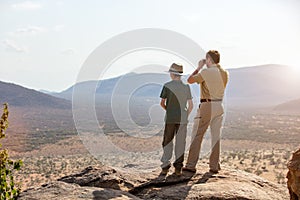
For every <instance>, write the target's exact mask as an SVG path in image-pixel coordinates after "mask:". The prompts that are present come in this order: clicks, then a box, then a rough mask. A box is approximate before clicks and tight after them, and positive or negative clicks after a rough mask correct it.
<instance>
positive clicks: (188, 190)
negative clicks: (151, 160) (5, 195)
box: [20, 164, 289, 200]
mask: <svg viewBox="0 0 300 200" xmlns="http://www.w3.org/2000/svg"><path fill="white" fill-rule="evenodd" d="M206 171H207V165H206V164H205V165H204V164H200V165H199V166H198V167H197V173H195V174H193V173H188V172H186V173H184V174H183V175H182V176H180V177H178V176H175V175H173V174H169V175H168V176H160V175H159V173H160V169H157V170H156V171H153V172H151V173H125V172H119V171H116V170H114V169H111V168H109V167H105V166H103V167H88V168H86V169H85V170H83V171H82V172H80V173H77V174H73V175H69V176H65V177H63V178H60V179H59V181H56V182H54V183H50V184H48V185H46V187H45V186H44V187H40V188H37V189H31V190H27V191H25V192H23V193H22V194H21V197H20V199H22V200H23V199H41V197H46V196H47V195H49V197H48V196H47V198H46V199H55V198H57V199H83V197H85V199H97V198H98V197H97V198H95V196H92V195H95V194H96V195H98V196H99V198H98V199H109V198H112V199H114V198H116V199H118V198H121V199H126V198H127V199H139V198H140V199H216V200H217V199H220V200H229V199H231V200H232V199H237V200H239V199H241V200H242V199H244V200H252V199H253V200H254V199H255V200H268V199H270V200H283V199H284V200H286V199H287V198H288V196H289V194H288V190H287V189H286V187H285V186H284V185H279V184H276V183H272V182H269V181H267V180H265V179H263V178H260V177H258V176H256V175H253V174H250V173H247V172H244V171H239V170H233V169H230V168H226V167H223V169H222V170H221V171H220V172H219V173H218V174H210V173H208V172H206ZM55 191H57V192H55ZM81 192H83V193H82V195H79V194H80V193H81ZM118 192H119V193H118ZM43 195H44V196H43ZM55 195H56V196H55ZM72 195H73V196H72ZM101 195H102V196H101ZM105 195H106V196H105ZM113 196H114V197H113Z"/></svg>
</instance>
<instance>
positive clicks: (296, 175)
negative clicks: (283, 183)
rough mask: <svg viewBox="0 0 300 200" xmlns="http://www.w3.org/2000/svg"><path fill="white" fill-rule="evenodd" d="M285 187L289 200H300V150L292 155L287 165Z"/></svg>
mask: <svg viewBox="0 0 300 200" xmlns="http://www.w3.org/2000/svg"><path fill="white" fill-rule="evenodd" d="M287 166H288V169H289V171H288V173H287V179H288V181H287V186H288V189H289V193H290V199H291V200H300V149H298V150H297V151H296V152H295V153H293V156H292V159H291V160H290V161H289V163H288V165H287Z"/></svg>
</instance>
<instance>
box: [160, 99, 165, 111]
mask: <svg viewBox="0 0 300 200" xmlns="http://www.w3.org/2000/svg"><path fill="white" fill-rule="evenodd" d="M160 106H161V107H162V108H163V109H164V110H166V109H167V106H166V99H161V100H160Z"/></svg>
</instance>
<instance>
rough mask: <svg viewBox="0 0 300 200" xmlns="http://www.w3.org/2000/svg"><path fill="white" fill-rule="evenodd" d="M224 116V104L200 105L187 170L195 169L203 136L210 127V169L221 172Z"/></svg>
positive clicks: (207, 103)
mask: <svg viewBox="0 0 300 200" xmlns="http://www.w3.org/2000/svg"><path fill="white" fill-rule="evenodd" d="M223 114H224V109H223V105H222V102H218V101H217V102H204V103H201V104H200V107H199V108H198V110H197V115H196V117H195V119H194V125H193V132H192V141H191V146H190V150H189V155H188V159H187V163H186V167H187V168H190V169H195V167H196V164H197V162H198V159H199V153H200V149H201V144H202V140H203V136H204V134H205V132H206V130H207V128H208V127H209V126H210V129H211V154H210V158H209V168H210V169H211V170H216V171H218V170H220V164H219V158H220V135H221V128H222V120H223Z"/></svg>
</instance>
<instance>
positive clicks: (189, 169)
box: [182, 167, 197, 173]
mask: <svg viewBox="0 0 300 200" xmlns="http://www.w3.org/2000/svg"><path fill="white" fill-rule="evenodd" d="M182 171H187V172H192V173H196V171H197V170H196V169H192V168H188V167H183V168H182Z"/></svg>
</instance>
